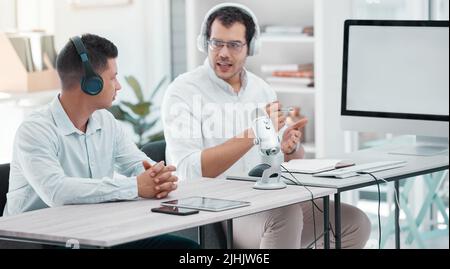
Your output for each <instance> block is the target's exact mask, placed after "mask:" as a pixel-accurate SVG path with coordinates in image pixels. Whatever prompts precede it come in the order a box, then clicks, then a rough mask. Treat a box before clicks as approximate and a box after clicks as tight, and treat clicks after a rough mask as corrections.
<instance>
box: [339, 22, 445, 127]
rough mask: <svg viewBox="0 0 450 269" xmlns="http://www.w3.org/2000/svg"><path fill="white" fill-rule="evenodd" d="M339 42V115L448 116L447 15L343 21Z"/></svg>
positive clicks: (420, 118)
mask: <svg viewBox="0 0 450 269" xmlns="http://www.w3.org/2000/svg"><path fill="white" fill-rule="evenodd" d="M344 44H345V45H344V46H345V51H344V54H345V55H344V76H343V99H342V101H343V105H342V115H350V116H352V115H353V116H365V117H386V118H398V119H417V120H431V121H447V122H448V120H449V75H448V74H449V29H448V21H447V22H436V21H434V22H433V21H426V22H424V21H347V22H346V28H345V43H344Z"/></svg>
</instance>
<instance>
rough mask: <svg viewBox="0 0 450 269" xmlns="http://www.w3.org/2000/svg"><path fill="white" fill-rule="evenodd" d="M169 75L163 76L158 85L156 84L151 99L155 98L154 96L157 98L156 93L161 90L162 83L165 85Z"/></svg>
mask: <svg viewBox="0 0 450 269" xmlns="http://www.w3.org/2000/svg"><path fill="white" fill-rule="evenodd" d="M166 79H167V77H163V78H162V79H161V80H160V81H159V83H158V85H156V87H155V89H154V90H153V93H152V95H151V96H150V100H153V98H155V96H156V94H157V93H158V92H159V90H160V89H161V87H162V85H164V82H166Z"/></svg>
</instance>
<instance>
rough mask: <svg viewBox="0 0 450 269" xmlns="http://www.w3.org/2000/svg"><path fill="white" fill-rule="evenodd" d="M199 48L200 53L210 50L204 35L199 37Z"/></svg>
mask: <svg viewBox="0 0 450 269" xmlns="http://www.w3.org/2000/svg"><path fill="white" fill-rule="evenodd" d="M197 48H198V50H199V51H200V52H205V53H206V52H207V51H208V48H207V44H206V38H205V36H204V35H202V34H200V35H199V36H198V37H197Z"/></svg>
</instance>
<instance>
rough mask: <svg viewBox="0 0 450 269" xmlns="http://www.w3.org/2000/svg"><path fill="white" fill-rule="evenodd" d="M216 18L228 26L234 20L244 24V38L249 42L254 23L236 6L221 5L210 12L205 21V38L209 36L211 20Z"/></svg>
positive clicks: (253, 30)
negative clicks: (221, 6)
mask: <svg viewBox="0 0 450 269" xmlns="http://www.w3.org/2000/svg"><path fill="white" fill-rule="evenodd" d="M216 19H218V20H219V21H220V22H221V23H222V25H223V26H225V27H227V28H229V27H231V26H232V25H233V24H235V23H236V22H239V23H242V24H243V25H244V26H245V39H246V41H247V44H250V41H251V40H252V38H253V36H254V35H255V32H256V30H255V29H256V25H255V22H254V21H253V18H252V17H251V16H250V15H248V14H247V13H245V12H243V11H242V10H241V9H239V8H237V7H223V8H221V9H219V10H217V11H215V12H214V13H212V14H211V15H210V16H209V18H208V20H207V22H206V38H207V39H209V38H210V37H211V26H212V24H213V22H214V21H215V20H216Z"/></svg>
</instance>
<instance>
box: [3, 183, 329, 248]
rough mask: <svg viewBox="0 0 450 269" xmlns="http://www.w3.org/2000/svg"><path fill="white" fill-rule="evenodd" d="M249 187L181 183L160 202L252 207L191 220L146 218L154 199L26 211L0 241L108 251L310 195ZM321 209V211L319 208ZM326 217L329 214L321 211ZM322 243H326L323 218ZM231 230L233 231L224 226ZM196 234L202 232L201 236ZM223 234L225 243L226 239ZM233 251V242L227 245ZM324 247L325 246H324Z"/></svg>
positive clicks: (318, 193) (324, 191)
mask: <svg viewBox="0 0 450 269" xmlns="http://www.w3.org/2000/svg"><path fill="white" fill-rule="evenodd" d="M253 185H254V183H252V182H241V181H227V180H221V179H213V180H212V179H198V180H192V181H186V182H180V184H179V188H178V190H177V191H175V192H174V193H172V194H171V195H170V197H168V198H166V199H165V200H171V199H177V198H185V197H189V196H205V197H213V198H223V199H232V200H243V201H248V202H251V205H250V206H247V207H242V208H237V209H232V210H228V211H222V212H206V211H201V212H200V213H199V214H195V215H190V216H173V215H167V214H158V213H151V212H150V209H151V208H153V207H158V206H159V205H160V202H161V201H159V200H138V201H128V202H114V203H103V204H92V205H71V206H63V207H56V208H47V209H42V210H36V211H31V212H26V213H24V214H21V215H17V216H10V217H3V218H0V239H3V240H15V241H25V242H33V243H39V244H52V245H60V246H66V243H74V242H76V243H79V244H80V246H81V247H100V248H109V247H113V246H116V245H120V244H124V243H129V242H133V241H137V240H141V239H145V238H149V237H152V236H157V235H161V234H166V233H170V232H174V231H178V230H183V229H187V228H192V227H200V226H203V225H206V224H210V223H216V222H220V221H225V220H228V224H232V222H231V221H230V220H232V219H233V218H238V217H242V216H246V215H251V214H254V213H258V212H262V211H266V210H270V209H274V208H278V207H283V206H287V205H291V204H296V203H300V202H304V201H307V200H310V199H311V194H310V193H309V192H308V191H306V190H305V189H304V188H299V187H296V186H288V187H287V188H286V189H283V190H273V191H261V190H255V189H253V188H252V187H253ZM310 190H311V191H312V192H313V194H314V197H315V198H320V197H323V199H324V206H325V207H327V206H328V203H329V197H328V196H329V195H332V194H335V193H336V190H333V189H329V188H310ZM324 209H326V208H324ZM326 212H328V210H326ZM324 215H325V216H324V218H325V223H324V227H327V229H326V230H325V231H326V233H325V236H326V237H325V239H326V240H325V242H326V244H327V245H328V246H329V240H328V242H327V239H328V236H329V235H328V223H329V220H328V214H324ZM228 231H229V232H231V231H232V226H231V225H229V226H228ZM200 234H201V233H200ZM231 234H232V233H228V235H227V240H231V239H232V237H231V236H230V235H231ZM228 244H229V246H230V247H231V246H232V241H228ZM326 247H327V246H326Z"/></svg>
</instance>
